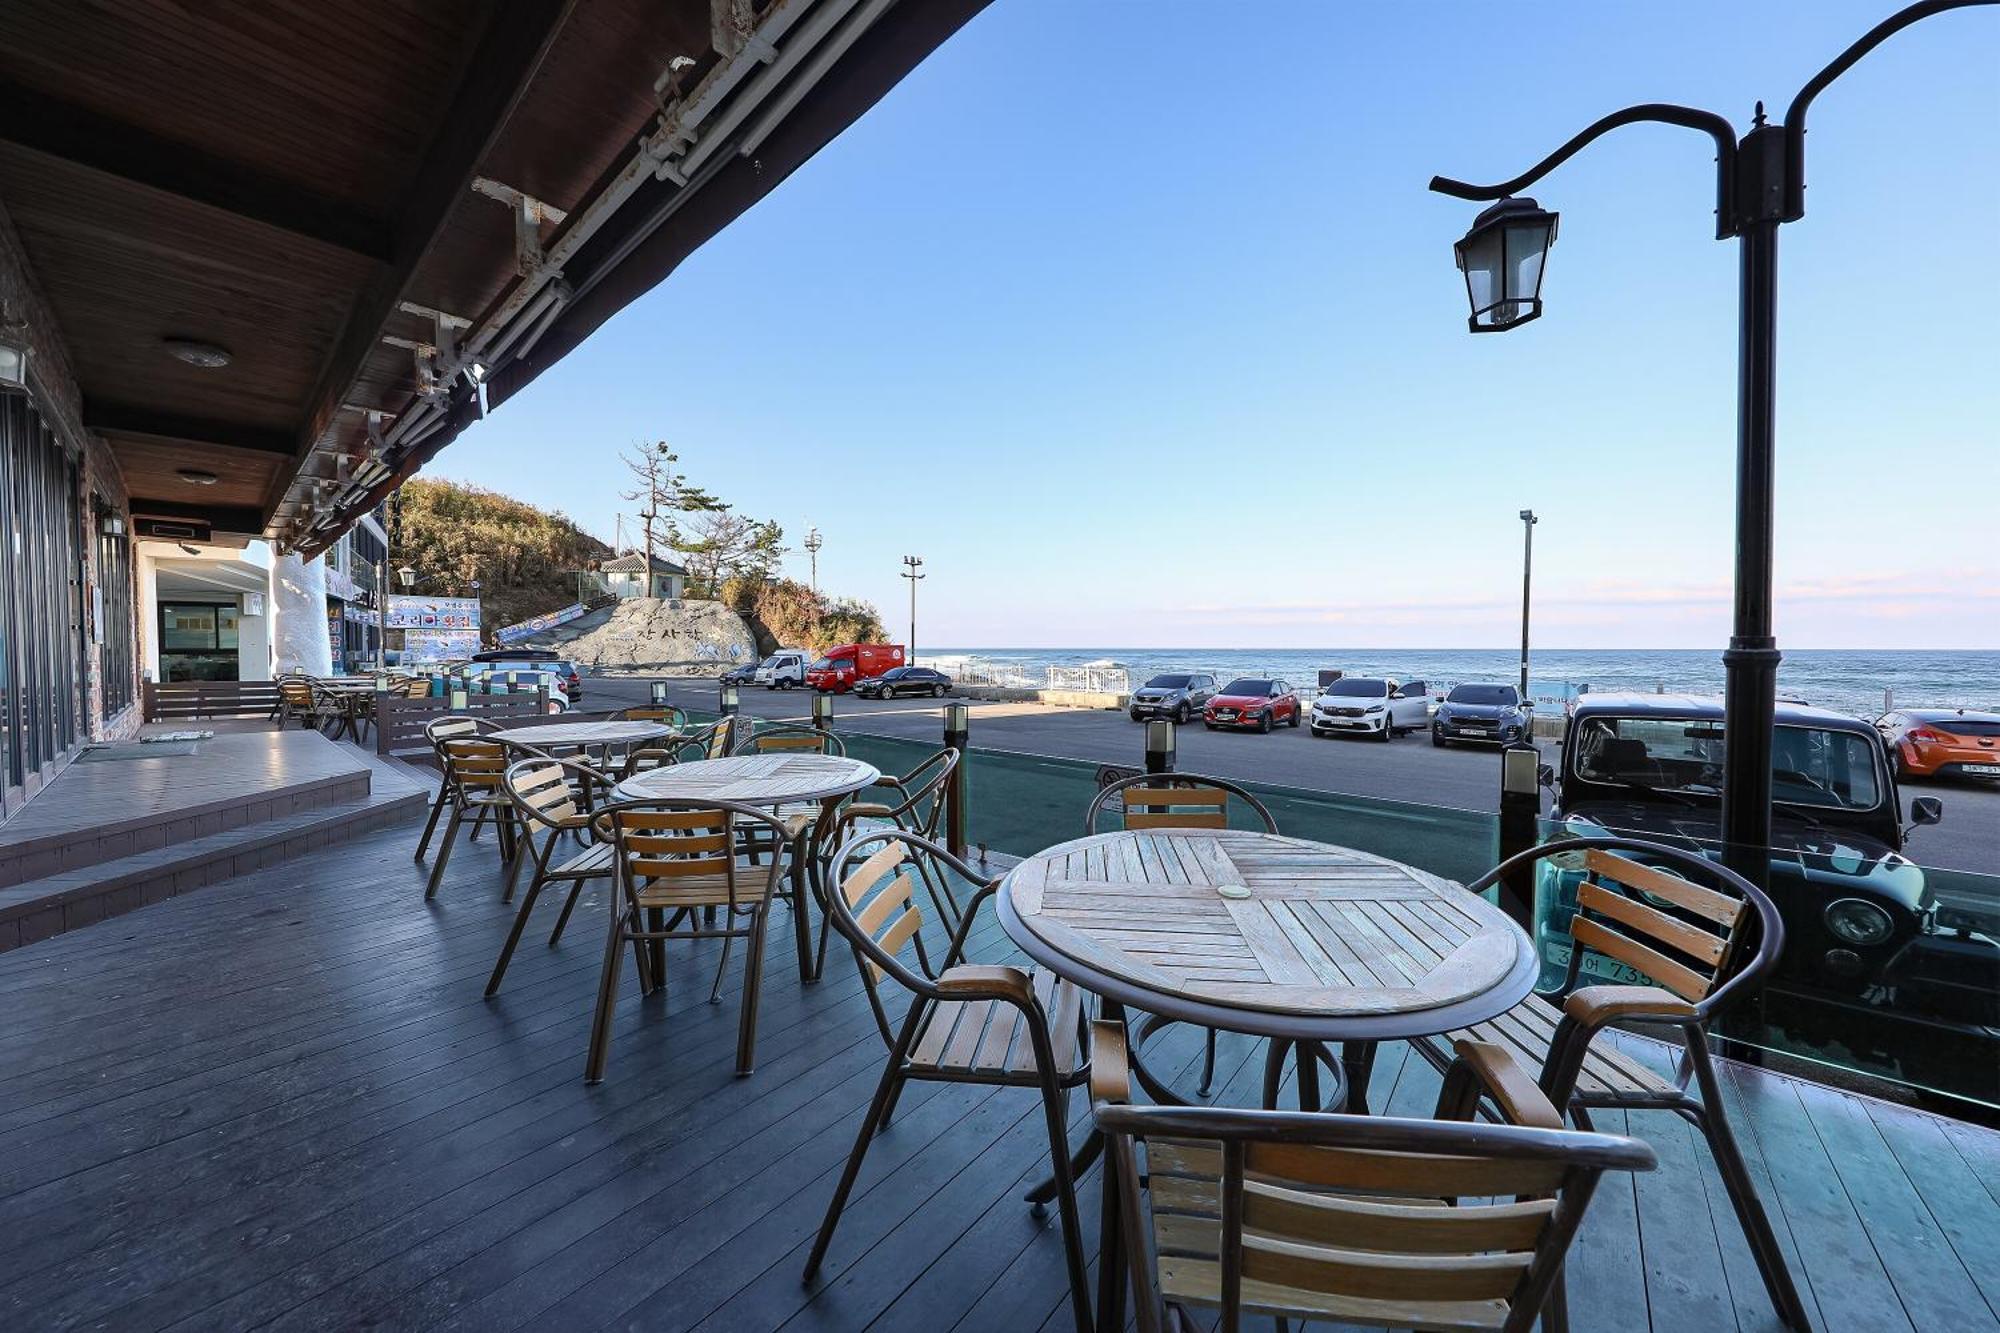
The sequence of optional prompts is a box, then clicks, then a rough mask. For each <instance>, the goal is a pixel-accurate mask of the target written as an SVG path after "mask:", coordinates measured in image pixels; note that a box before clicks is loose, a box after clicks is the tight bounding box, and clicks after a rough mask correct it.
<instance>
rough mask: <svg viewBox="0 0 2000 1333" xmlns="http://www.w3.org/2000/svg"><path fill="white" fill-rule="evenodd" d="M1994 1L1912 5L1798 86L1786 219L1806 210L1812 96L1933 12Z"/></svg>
mask: <svg viewBox="0 0 2000 1333" xmlns="http://www.w3.org/2000/svg"><path fill="white" fill-rule="evenodd" d="M1992 4H2000V0H1924V2H1923V3H1922V4H1916V5H1911V6H1910V7H1909V8H1908V9H1905V10H1902V11H1901V12H1900V13H1896V14H1891V15H1890V16H1889V17H1888V18H1886V19H1883V20H1882V21H1881V22H1880V23H1878V24H1876V25H1875V26H1874V27H1872V28H1870V29H1869V30H1868V31H1867V32H1865V33H1863V34H1862V35H1861V37H1860V38H1859V39H1858V40H1857V41H1856V42H1855V43H1854V45H1852V46H1850V47H1848V48H1847V49H1846V50H1845V51H1842V52H1841V53H1840V54H1839V55H1838V56H1836V57H1834V59H1833V62H1832V63H1831V64H1829V65H1828V66H1827V67H1826V68H1825V69H1823V70H1821V71H1820V72H1819V73H1817V74H1815V75H1813V76H1812V78H1811V79H1810V80H1809V81H1808V82H1807V83H1806V86H1805V87H1803V88H1801V89H1799V94H1798V96H1797V97H1794V98H1793V99H1792V104H1791V106H1789V107H1787V108H1786V109H1785V221H1787V222H1790V221H1793V220H1795V219H1797V218H1802V217H1804V216H1805V212H1806V173H1805V156H1806V108H1808V107H1810V106H1811V105H1812V103H1813V99H1814V98H1815V97H1818V96H1819V95H1820V94H1821V93H1822V92H1824V91H1825V90H1826V86H1827V85H1828V84H1830V83H1832V82H1833V81H1834V80H1835V79H1837V78H1839V77H1840V76H1841V75H1843V74H1845V73H1847V71H1848V70H1850V69H1852V68H1853V67H1854V64H1855V62H1856V61H1858V60H1860V59H1861V57H1863V56H1865V55H1867V54H1868V53H1869V52H1870V51H1873V50H1874V49H1875V48H1876V47H1878V46H1880V45H1881V44H1882V43H1884V42H1886V41H1888V40H1889V39H1890V38H1891V37H1894V36H1895V35H1896V34H1897V33H1899V32H1901V31H1902V30H1903V29H1905V28H1907V27H1909V26H1910V25H1911V24H1913V23H1921V22H1922V21H1923V20H1925V19H1927V18H1929V17H1931V16H1932V15H1933V14H1942V13H1944V12H1946V11H1947V10H1952V9H1970V8H1971V7H1973V6H1974V5H1992Z"/></svg>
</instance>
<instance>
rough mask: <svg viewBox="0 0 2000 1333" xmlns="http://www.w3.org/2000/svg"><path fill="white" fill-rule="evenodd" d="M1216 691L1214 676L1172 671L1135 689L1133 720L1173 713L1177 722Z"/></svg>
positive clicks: (1137, 720) (1139, 720) (1187, 718)
mask: <svg viewBox="0 0 2000 1333" xmlns="http://www.w3.org/2000/svg"><path fill="white" fill-rule="evenodd" d="M1214 695H1215V677H1213V676H1204V675H1200V674H1198V673H1195V672H1188V671H1170V672H1167V673H1166V674H1164V675H1159V676H1155V677H1153V678H1152V679H1151V680H1149V681H1147V682H1146V683H1145V684H1144V685H1141V686H1140V687H1139V688H1138V689H1136V690H1134V691H1132V709H1131V712H1132V720H1133V721H1134V722H1144V721H1145V720H1146V719H1147V718H1149V717H1170V718H1172V719H1173V720H1174V721H1176V722H1186V721H1187V720H1189V719H1190V718H1192V717H1193V716H1194V715H1195V714H1196V713H1199V712H1200V711H1201V706H1202V705H1203V704H1205V703H1207V702H1208V701H1209V700H1210V699H1211V698H1213V697H1214Z"/></svg>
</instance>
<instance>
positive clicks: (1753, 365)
mask: <svg viewBox="0 0 2000 1333" xmlns="http://www.w3.org/2000/svg"><path fill="white" fill-rule="evenodd" d="M1993 4H2000V0H1925V2H1924V3H1921V4H1915V5H1911V6H1909V7H1908V8H1907V9H1904V10H1902V11H1901V12H1899V13H1897V14H1895V15H1892V16H1891V17H1890V18H1888V19H1885V20H1884V21H1883V22H1881V23H1879V24H1877V25H1876V26H1875V27H1874V28H1872V29H1870V30H1869V31H1868V32H1867V33H1866V34H1864V35H1863V36H1862V37H1861V38H1860V39H1859V40H1858V41H1856V42H1855V43H1854V44H1853V45H1852V46H1850V47H1848V48H1847V50H1845V51H1843V52H1842V53H1841V54H1840V56H1839V57H1838V58H1836V59H1835V60H1834V61H1833V62H1832V63H1831V64H1829V65H1827V66H1826V68H1824V69H1822V70H1821V71H1820V72H1819V73H1818V74H1816V75H1814V76H1813V78H1812V79H1811V80H1810V81H1809V82H1807V84H1806V85H1805V86H1804V87H1803V88H1801V89H1800V90H1799V92H1798V95H1797V96H1796V97H1794V98H1793V99H1792V104H1791V106H1790V107H1789V108H1788V109H1787V110H1786V112H1785V120H1784V123H1783V124H1782V125H1772V124H1767V123H1766V121H1765V116H1764V106H1763V103H1761V102H1760V103H1758V104H1757V114H1756V120H1755V123H1754V125H1753V127H1752V128H1751V130H1750V132H1749V133H1748V134H1746V135H1744V136H1743V137H1742V139H1741V140H1740V141H1739V140H1738V138H1737V136H1736V130H1735V127H1734V126H1732V125H1731V124H1730V123H1729V121H1728V120H1726V119H1725V118H1723V117H1722V116H1718V115H1716V114H1715V113H1713V112H1710V111H1700V110H1696V109H1694V108H1691V107H1684V106H1674V105H1671V104H1666V103H1656V102H1655V103H1646V104H1643V105H1639V106H1632V107H1627V108H1625V109H1624V110H1623V111H1616V112H1613V113H1612V114H1611V115H1608V116H1606V117H1604V118H1603V119H1602V120H1600V121H1598V122H1597V123H1596V124H1594V125H1591V126H1589V127H1588V128H1586V129H1584V130H1583V131H1582V132H1580V133H1578V134H1577V135H1576V136H1575V137H1573V138H1572V139H1570V141H1569V142H1568V143H1566V144H1564V145H1563V146H1562V147H1560V148H1558V149H1557V150H1556V151H1555V152H1553V153H1551V154H1549V155H1548V156H1547V157H1545V158H1543V159H1542V160H1541V161H1540V162H1539V163H1537V164H1536V165H1535V166H1533V167H1531V168H1530V169H1529V170H1528V171H1526V172H1524V173H1522V174H1521V175H1519V176H1516V177H1515V178H1514V179H1512V180H1509V181H1503V182H1500V183H1499V184H1497V185H1471V184H1468V183H1466V182H1465V181H1459V180H1452V179H1450V178H1448V177H1444V176H1436V177H1433V178H1432V179H1431V189H1433V190H1436V191H1437V192H1439V193H1441V194H1448V195H1452V196H1454V197H1456V198H1459V199H1469V200H1473V201H1475V202H1486V201H1492V200H1499V201H1503V203H1502V204H1501V205H1496V208H1495V209H1489V210H1488V214H1493V215H1494V216H1491V217H1489V216H1488V214H1482V215H1481V222H1480V223H1475V224H1474V229H1473V231H1472V232H1469V233H1468V234H1467V236H1466V239H1465V240H1464V241H1461V242H1460V243H1459V244H1460V263H1461V267H1464V268H1465V269H1466V277H1467V292H1468V294H1470V295H1471V296H1472V297H1473V302H1474V309H1473V316H1474V327H1475V328H1476V329H1479V331H1482V332H1499V331H1504V330H1506V329H1508V328H1512V327H1516V326H1518V325H1519V324H1523V323H1527V322H1528V321H1529V320H1530V319H1532V318H1534V317H1535V316H1538V315H1539V314H1540V313H1541V300H1540V287H1539V284H1540V281H1541V271H1542V267H1543V265H1542V263H1541V262H1540V260H1539V256H1533V257H1534V258H1536V260H1537V262H1535V263H1534V264H1533V265H1532V266H1531V267H1526V268H1523V269H1522V270H1521V271H1522V272H1524V273H1527V274H1529V275H1531V276H1532V278H1533V281H1534V283H1535V284H1536V286H1535V289H1534V290H1533V291H1529V292H1523V293H1519V294H1518V295H1520V296H1521V297H1522V298H1523V299H1522V300H1519V301H1517V300H1515V299H1514V298H1515V296H1516V295H1517V293H1513V292H1509V291H1507V290H1506V287H1507V285H1508V283H1510V282H1512V281H1514V279H1512V278H1511V277H1509V276H1508V274H1507V273H1504V272H1502V271H1501V270H1500V269H1499V268H1497V267H1493V266H1490V261H1486V260H1483V259H1481V256H1482V255H1495V254H1497V255H1499V256H1501V257H1503V258H1504V257H1505V256H1506V254H1507V251H1506V250H1505V249H1504V248H1498V247H1495V246H1494V245H1493V244H1492V242H1491V240H1490V238H1488V237H1487V236H1486V235H1485V233H1493V232H1496V231H1498V230H1500V229H1501V228H1502V227H1503V226H1504V224H1505V223H1506V221H1507V219H1508V217H1509V216H1514V215H1516V214H1515V213H1509V212H1508V211H1507V210H1516V211H1517V212H1518V215H1519V216H1521V217H1522V218H1523V219H1524V221H1530V220H1531V221H1534V222H1536V223H1537V224H1538V225H1542V226H1543V227H1544V230H1543V232H1542V234H1541V245H1542V247H1543V248H1544V249H1545V248H1546V246H1547V243H1548V241H1549V240H1550V239H1551V238H1552V237H1553V235H1554V225H1553V224H1554V219H1553V216H1552V215H1548V214H1542V213H1540V212H1539V211H1538V210H1537V211H1535V212H1533V213H1528V212H1527V210H1532V209H1534V205H1533V203H1532V201H1528V200H1515V199H1514V198H1513V196H1514V194H1515V192H1516V191H1519V190H1523V189H1526V188H1527V187H1528V186H1530V185H1533V184H1534V183H1535V182H1536V181H1539V180H1540V179H1542V177H1544V176H1546V175H1548V173H1549V172H1551V171H1553V170H1554V169H1555V168H1556V167H1558V166H1560V165H1562V164H1563V163H1564V162H1566V161H1568V160H1569V158H1570V157H1572V156H1573V155H1575V154H1576V153H1577V152H1578V151H1579V150H1581V149H1582V148H1583V147H1585V146H1586V145H1587V144H1589V143H1591V142H1592V141H1594V140H1596V139H1598V138H1600V137H1601V136H1603V135H1605V134H1607V133H1609V132H1610V131H1612V130H1614V129H1617V128H1619V127H1621V126H1625V125H1636V124H1641V123H1646V122H1652V123H1658V124H1666V125H1679V126H1682V127H1683V128H1687V129H1693V130H1699V131H1701V132H1702V133H1704V134H1707V135H1708V136H1709V137H1710V138H1712V139H1713V140H1714V141H1715V148H1716V156H1715V164H1716V208H1715V234H1716V239H1718V240H1735V241H1737V242H1738V249H1739V265H1740V269H1739V285H1738V302H1739V312H1738V319H1737V327H1738V334H1737V337H1738V348H1737V385H1736V401H1737V408H1736V575H1735V600H1734V611H1733V623H1732V625H1731V633H1730V637H1729V647H1728V650H1727V651H1726V652H1724V653H1723V655H1722V661H1723V667H1724V671H1725V684H1724V687H1723V766H1722V767H1723V772H1722V842H1723V859H1724V861H1725V863H1726V864H1727V865H1728V866H1729V867H1730V868H1731V869H1732V870H1735V871H1736V872H1737V873H1739V874H1741V875H1743V876H1744V877H1746V878H1747V879H1749V880H1750V881H1751V882H1752V883H1755V884H1758V885H1764V884H1767V883H1768V882H1769V880H1770V851H1769V848H1770V843H1771V732H1772V719H1773V716H1774V714H1775V713H1776V711H1777V687H1778V663H1779V661H1780V660H1781V659H1780V654H1779V652H1778V646H1777V638H1776V636H1775V635H1774V634H1773V632H1772V618H1771V604H1772V596H1771V553H1772V547H1773V533H1772V522H1773V520H1772V494H1773V478H1774V474H1775V444H1776V440H1775V436H1776V431H1775V422H1774V416H1773V407H1774V403H1775V398H1776V364H1777V313H1778V228H1779V227H1780V226H1781V225H1782V224H1784V223H1787V222H1796V221H1798V220H1799V219H1800V218H1802V217H1804V216H1805V131H1806V111H1807V109H1808V108H1809V107H1810V106H1811V104H1812V101H1813V99H1814V98H1815V97H1817V96H1818V95H1819V94H1820V93H1821V92H1822V91H1824V90H1825V89H1826V87H1827V86H1828V85H1829V84H1831V83H1832V82H1833V81H1834V80H1835V79H1837V78H1839V77H1840V76H1841V75H1842V74H1844V73H1846V72H1847V70H1848V69H1850V68H1851V67H1852V66H1853V65H1854V64H1855V62H1856V61H1858V60H1860V59H1861V58H1862V57H1863V56H1865V55H1867V54H1868V53H1869V52H1870V51H1872V50H1874V49H1875V48H1876V47H1877V46H1880V45H1881V44H1882V43H1883V42H1884V41H1886V40H1888V38H1890V37H1892V36H1894V35H1895V34H1896V33H1898V32H1901V31H1902V30H1903V29H1904V28H1907V27H1909V26H1910V25H1911V24H1913V23H1917V22H1919V21H1921V20H1923V19H1927V18H1930V17H1932V16H1934V15H1937V14H1942V13H1945V12H1947V11H1949V10H1953V9H1966V8H1971V7H1973V6H1986V5H1993ZM1523 206H1525V208H1524V207H1523ZM1544 219H1545V220H1546V222H1545V223H1544V222H1543V220H1544ZM1482 224H1483V225H1482ZM1475 239H1484V240H1487V248H1486V249H1485V250H1483V251H1477V252H1475V251H1474V249H1473V248H1472V244H1473V242H1474V241H1475ZM1475 261H1476V262H1477V263H1478V267H1477V268H1476V269H1475ZM1475 278H1476V279H1477V281H1475ZM1482 298H1486V299H1487V304H1486V305H1484V306H1482V305H1481V300H1482ZM1494 312H1498V313H1497V316H1496V315H1495V313H1494ZM1482 319H1484V321H1485V323H1484V326H1483V327H1482V324H1481V321H1482ZM1790 1313H1791V1311H1789V1310H1788V1311H1787V1314H1788V1315H1789V1314H1790Z"/></svg>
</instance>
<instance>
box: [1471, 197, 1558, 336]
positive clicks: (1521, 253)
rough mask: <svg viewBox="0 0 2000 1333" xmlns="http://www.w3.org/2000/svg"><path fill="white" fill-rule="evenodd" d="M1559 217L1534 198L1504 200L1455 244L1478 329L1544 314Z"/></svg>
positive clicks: (1500, 329) (1497, 328) (1499, 329)
mask: <svg viewBox="0 0 2000 1333" xmlns="http://www.w3.org/2000/svg"><path fill="white" fill-rule="evenodd" d="M1556 219H1557V215H1556V214H1554V213H1550V212H1547V211H1545V210H1544V209H1543V208H1542V207H1541V206H1540V205H1538V204H1537V203H1536V202H1535V201H1534V200H1532V199H1514V198H1507V199H1502V200H1500V201H1499V202H1498V203H1496V204H1494V205H1493V206H1492V207H1490V208H1488V209H1486V210H1485V211H1484V212H1482V213H1481V214H1480V215H1479V216H1478V217H1477V218H1475V219H1473V222H1472V230H1471V231H1468V232H1467V233H1465V237H1464V239H1462V240H1461V241H1459V242H1458V244H1457V245H1454V246H1453V247H1452V254H1453V255H1454V256H1455V257H1456V258H1457V260H1458V268H1459V271H1460V272H1461V273H1463V274H1464V275H1465V295H1466V298H1467V299H1468V300H1469V301H1471V302H1472V316H1471V318H1470V319H1469V320H1468V321H1467V323H1468V324H1469V325H1470V326H1471V329H1472V331H1473V332H1474V333H1505V332H1506V331H1507V330H1509V329H1511V328H1515V327H1517V326H1519V325H1522V324H1526V323H1527V322H1528V321H1529V320H1531V319H1537V318H1540V316H1541V313H1542V270H1543V268H1544V267H1546V262H1545V261H1546V260H1547V259H1548V254H1549V247H1550V246H1551V245H1554V244H1555V240H1556Z"/></svg>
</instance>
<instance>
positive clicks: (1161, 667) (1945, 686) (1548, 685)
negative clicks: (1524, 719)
mask: <svg viewBox="0 0 2000 1333" xmlns="http://www.w3.org/2000/svg"><path fill="white" fill-rule="evenodd" d="M921 655H922V657H923V658H925V659H933V658H938V657H948V656H950V657H958V656H963V657H976V658H978V659H979V660H980V661H981V662H982V663H985V664H989V665H991V666H994V667H1000V668H1003V669H1007V670H1014V671H1019V672H1020V673H1022V674H1023V675H1025V676H1027V677H1029V678H1031V679H1032V680H1034V681H1035V682H1037V683H1040V682H1042V681H1043V680H1044V679H1045V678H1046V675H1047V671H1048V668H1049V667H1052V666H1055V667H1080V666H1083V665H1085V664H1086V663H1090V662H1096V661H1100V660H1102V659H1106V658H1108V659H1111V660H1112V661H1116V662H1121V663H1124V664H1125V665H1126V666H1127V667H1128V668H1129V670H1130V675H1131V680H1132V683H1133V684H1134V685H1137V684H1140V683H1141V682H1143V681H1144V680H1145V679H1146V678H1147V677H1148V676H1150V675H1152V674H1154V673H1156V672H1161V671H1188V670H1195V671H1210V672H1213V673H1215V674H1216V675H1218V676H1221V677H1228V676H1278V677H1281V678H1283V679H1284V680H1287V681H1289V682H1290V683H1291V684H1293V685H1295V686H1298V687H1299V688H1300V689H1302V690H1305V689H1310V688H1311V687H1312V686H1313V685H1314V684H1315V683H1316V682H1317V681H1318V679H1319V672H1320V671H1321V670H1322V669H1327V670H1340V671H1344V672H1346V673H1348V674H1349V675H1360V676H1394V677H1396V678H1397V679H1399V680H1406V681H1407V680H1424V681H1428V682H1430V684H1431V685H1432V686H1434V687H1436V686H1446V685H1451V684H1456V683H1457V682H1459V681H1468V680H1496V681H1511V680H1514V679H1516V678H1517V676H1518V674H1519V671H1520V665H1519V664H1520V654H1519V653H1518V652H1516V651H1514V650H1512V649H1506V648H1465V649H1442V648H1413V649H1407V650H1404V649H1392V648H1311V649H1282V648H1242V649H1221V648H935V649H933V648H925V649H923V651H922V654H921ZM1722 674H1723V673H1722V654H1721V652H1720V651H1719V650H1710V649H1645V648H1634V649H1589V648H1548V649H1538V650H1536V651H1534V652H1532V653H1531V654H1530V656H1529V659H1528V681H1529V692H1530V693H1532V694H1533V695H1534V696H1535V697H1536V699H1538V700H1544V701H1561V700H1564V699H1569V698H1573V697H1574V696H1575V695H1576V694H1577V693H1578V692H1579V691H1580V690H1582V689H1583V688H1585V687H1588V688H1589V689H1591V690H1597V691H1600V692H1601V691H1608V690H1641V691H1653V690H1661V689H1663V690H1666V691H1668V692H1670V693H1691V694H1720V693H1721V692H1722ZM1778 690H1779V693H1780V694H1783V695H1785V696H1786V697H1789V698H1797V699H1802V700H1804V701H1805V702H1807V703H1810V704H1816V705H1818V706H1819V707H1822V708H1832V709H1836V710H1838V711H1840V712H1843V713H1852V714H1855V715H1857V716H1863V717H1874V716H1876V715H1878V714H1880V713H1881V712H1882V711H1883V707H1884V702H1885V697H1887V698H1892V699H1893V702H1894V705H1895V706H1896V707H1899V708H1900V707H1935V708H1945V707H1951V708H1985V709H1994V710H2000V652H1990V651H1989V652H1953V651H1945V650H1936V651H1926V650H1921V649H1896V650H1873V649H1870V650H1846V649H1812V648H1802V649H1790V650H1786V651H1785V660H1784V664H1783V665H1782V666H1780V667H1779V668H1778ZM1885 692H1887V695H1886V696H1885Z"/></svg>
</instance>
